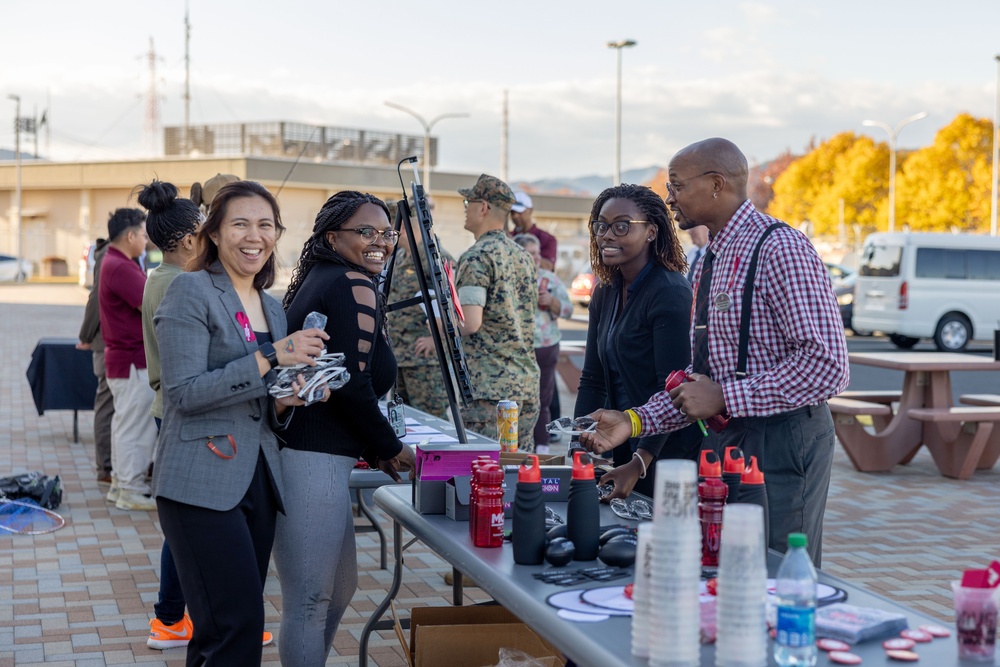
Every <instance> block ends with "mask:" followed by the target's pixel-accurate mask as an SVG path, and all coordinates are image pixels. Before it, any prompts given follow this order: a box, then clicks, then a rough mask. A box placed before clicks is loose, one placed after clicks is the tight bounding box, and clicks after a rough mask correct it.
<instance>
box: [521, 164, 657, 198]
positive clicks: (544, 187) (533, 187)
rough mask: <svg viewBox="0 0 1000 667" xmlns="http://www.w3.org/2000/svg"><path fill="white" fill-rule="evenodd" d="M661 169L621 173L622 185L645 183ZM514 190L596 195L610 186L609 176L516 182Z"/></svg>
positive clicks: (630, 170) (654, 168) (644, 169)
mask: <svg viewBox="0 0 1000 667" xmlns="http://www.w3.org/2000/svg"><path fill="white" fill-rule="evenodd" d="M662 169H663V168H662V167H657V166H652V167H645V168H643V169H629V170H627V171H624V172H622V182H623V183H647V182H649V181H650V179H652V178H654V177H655V176H656V175H657V174H658V173H659V172H660V171H661V170H662ZM513 185H514V189H515V190H524V191H525V192H533V193H539V194H553V195H597V194H600V192H601V191H602V190H604V189H605V188H608V187H610V186H611V176H610V175H608V176H599V175H596V174H595V175H593V176H580V177H577V178H542V179H539V180H537V181H518V182H515V183H514V184H513Z"/></svg>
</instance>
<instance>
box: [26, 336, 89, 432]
mask: <svg viewBox="0 0 1000 667" xmlns="http://www.w3.org/2000/svg"><path fill="white" fill-rule="evenodd" d="M77 342H78V341H77V340H76V339H74V338H42V339H41V340H39V341H38V345H37V346H35V351H34V352H32V353H31V363H30V364H28V372H27V376H28V384H29V385H31V396H32V398H34V399H35V408H37V409H38V414H39V415H43V414H45V411H46V410H93V409H94V396H95V395H96V393H97V376H95V375H94V362H93V353H91V351H90V350H78V349H76V343H77Z"/></svg>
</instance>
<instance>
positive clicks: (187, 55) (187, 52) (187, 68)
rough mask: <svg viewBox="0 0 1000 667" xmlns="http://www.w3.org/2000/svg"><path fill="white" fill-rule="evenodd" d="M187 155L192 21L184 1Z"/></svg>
mask: <svg viewBox="0 0 1000 667" xmlns="http://www.w3.org/2000/svg"><path fill="white" fill-rule="evenodd" d="M181 148H182V150H183V151H184V155H185V157H186V156H187V155H188V154H189V153H190V152H191V21H190V20H189V19H188V6H187V3H184V143H183V145H182V146H181Z"/></svg>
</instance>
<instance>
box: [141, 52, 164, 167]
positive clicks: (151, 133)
mask: <svg viewBox="0 0 1000 667" xmlns="http://www.w3.org/2000/svg"><path fill="white" fill-rule="evenodd" d="M146 59H147V62H148V64H149V88H147V89H146V122H145V125H144V127H143V134H144V135H145V136H144V139H145V142H144V143H145V144H146V148H147V149H148V150H149V153H150V155H156V154H157V152H158V151H157V146H158V145H159V139H160V98H159V95H158V94H157V92H156V51H155V50H154V48H153V38H152V37H150V38H149V53H147V54H146Z"/></svg>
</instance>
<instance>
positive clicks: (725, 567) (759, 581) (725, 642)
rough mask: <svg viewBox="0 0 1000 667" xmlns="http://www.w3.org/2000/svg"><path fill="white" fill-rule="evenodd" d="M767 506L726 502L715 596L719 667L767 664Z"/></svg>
mask: <svg viewBox="0 0 1000 667" xmlns="http://www.w3.org/2000/svg"><path fill="white" fill-rule="evenodd" d="M764 554H765V552H764V508H763V507H761V506H760V505H749V504H733V505H726V508H725V509H724V510H723V513H722V547H721V549H720V550H719V581H718V597H717V598H716V619H717V621H716V626H717V627H718V634H717V638H716V640H715V667H764V666H765V665H766V664H767V623H766V620H765V616H764V613H765V606H766V601H767V563H766V561H765V555H764Z"/></svg>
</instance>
